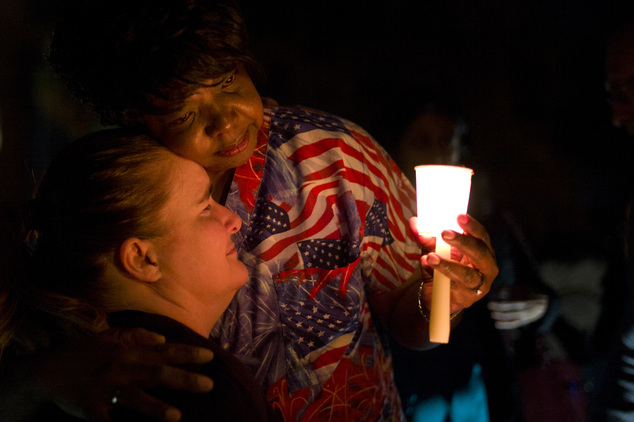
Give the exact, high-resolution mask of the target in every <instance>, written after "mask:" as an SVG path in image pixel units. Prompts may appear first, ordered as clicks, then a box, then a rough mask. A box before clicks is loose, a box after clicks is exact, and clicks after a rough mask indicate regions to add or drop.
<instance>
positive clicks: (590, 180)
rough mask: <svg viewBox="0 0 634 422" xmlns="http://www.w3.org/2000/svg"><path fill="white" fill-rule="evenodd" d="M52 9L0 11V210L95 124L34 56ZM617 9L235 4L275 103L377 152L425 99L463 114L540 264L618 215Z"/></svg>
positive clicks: (532, 4)
mask: <svg viewBox="0 0 634 422" xmlns="http://www.w3.org/2000/svg"><path fill="white" fill-rule="evenodd" d="M61 4H63V2H62V1H57V2H51V1H44V0H29V1H26V0H2V1H1V3H0V5H1V7H2V10H1V13H0V31H1V32H0V80H1V81H2V83H1V84H0V100H1V102H0V124H1V129H2V145H1V148H2V149H1V150H0V201H2V202H6V201H20V200H22V199H23V198H24V197H25V196H26V195H27V194H28V192H29V191H30V190H31V188H32V185H33V180H35V179H37V177H38V176H39V174H40V172H41V171H42V169H43V168H44V166H45V164H46V163H47V161H48V159H49V158H50V155H51V153H52V152H53V151H55V150H57V148H58V147H59V146H60V145H63V144H64V143H66V142H68V141H69V140H71V139H74V138H76V137H78V136H80V135H82V134H84V133H86V132H88V131H89V130H92V129H94V128H96V127H97V126H96V125H97V122H96V120H95V119H94V118H93V117H92V116H91V115H90V114H88V113H86V112H85V111H84V110H83V109H82V108H81V107H80V106H78V105H77V104H76V102H75V101H74V100H72V99H70V98H68V95H67V94H66V92H65V90H64V88H63V87H62V86H60V85H59V83H58V81H56V80H55V79H54V77H53V76H52V75H51V74H50V71H49V69H48V65H47V63H46V61H45V59H44V56H45V53H46V50H47V45H48V40H49V36H50V32H51V26H52V23H53V21H54V19H55V17H56V16H57V14H58V13H59V6H60V5H61ZM627 4H628V2H626V1H599V0H552V1H534V0H530V1H529V0H526V1H524V0H504V1H502V0H489V1H466V0H465V1H458V0H449V1H446V0H443V1H436V2H432V1H428V0H419V1H405V0H402V1H391V2H382V1H378V2H369V1H356V0H354V1H345V0H339V1H321V2H318V1H311V2H304V1H288V0H283V1H276V2H260V1H253V2H249V1H243V2H242V5H243V9H244V13H245V18H246V20H247V22H248V25H249V27H250V30H251V37H252V45H253V49H254V50H255V53H256V55H257V57H258V58H259V59H260V60H261V61H262V63H263V65H264V67H265V69H266V70H267V72H268V82H267V83H266V85H264V86H262V87H261V89H260V90H261V93H262V94H263V95H266V96H269V97H272V98H274V99H276V100H277V101H278V102H279V103H280V104H283V105H293V104H302V105H307V106H310V107H314V108H318V109H322V110H325V111H329V112H331V113H334V114H337V115H340V116H342V117H346V118H348V119H350V120H352V121H354V122H356V123H358V124H359V125H361V126H362V127H364V128H365V129H367V130H368V131H369V132H370V133H371V134H372V135H373V136H374V137H375V138H376V139H377V140H378V141H379V142H381V143H382V144H383V145H384V146H385V147H386V149H388V150H391V148H392V146H393V145H394V143H395V142H396V141H397V140H398V139H399V137H400V135H401V133H402V132H403V130H404V129H405V127H406V125H407V124H408V123H409V122H410V121H411V120H412V119H413V118H414V116H415V115H416V114H417V113H418V112H420V111H421V109H422V107H423V106H424V104H425V103H427V102H428V101H440V102H442V103H444V104H446V105H448V106H449V107H452V108H453V109H455V110H457V111H459V112H460V113H462V115H463V116H464V118H465V120H466V122H467V124H468V127H469V132H468V140H469V143H470V151H471V156H472V157H473V158H474V159H475V160H476V161H477V164H474V169H475V170H476V175H475V179H474V182H476V181H478V178H480V179H479V180H480V181H482V180H485V178H486V186H487V192H488V193H487V197H488V198H489V199H488V200H490V201H492V202H493V203H495V204H496V207H499V208H502V209H504V210H508V211H509V212H510V213H512V214H513V215H514V216H515V218H516V219H517V220H518V222H519V223H520V225H521V227H522V228H523V229H524V231H525V234H526V236H527V238H528V239H529V241H530V244H531V245H532V247H533V249H534V250H535V251H536V253H537V254H538V255H539V257H540V258H541V257H543V258H544V259H546V258H550V257H553V256H555V257H556V256H558V255H561V254H573V255H579V254H594V253H601V248H602V246H601V245H602V244H604V243H609V242H610V241H611V239H606V238H605V237H606V234H607V233H608V230H611V229H612V228H613V225H614V224H615V223H614V221H616V220H615V219H616V217H617V216H620V215H621V213H622V207H621V204H620V203H619V201H620V200H621V199H620V196H621V193H623V192H625V190H626V188H627V185H629V180H628V174H627V169H628V168H629V159H630V151H631V149H632V147H631V145H630V142H628V141H627V139H625V137H624V136H622V134H621V133H620V132H618V131H617V130H614V129H612V128H611V127H610V125H609V109H608V106H607V103H606V101H605V94H604V89H603V80H604V78H603V46H604V38H605V33H606V31H607V30H609V28H610V27H611V26H612V25H613V24H614V22H616V21H617V20H619V19H622V18H623V17H624V16H627V15H628V14H630V13H631V11H632V7H631V6H628V5H627ZM474 200H477V198H474ZM474 213H475V214H477V212H476V211H474ZM613 219H614V221H613ZM596 242H599V243H596Z"/></svg>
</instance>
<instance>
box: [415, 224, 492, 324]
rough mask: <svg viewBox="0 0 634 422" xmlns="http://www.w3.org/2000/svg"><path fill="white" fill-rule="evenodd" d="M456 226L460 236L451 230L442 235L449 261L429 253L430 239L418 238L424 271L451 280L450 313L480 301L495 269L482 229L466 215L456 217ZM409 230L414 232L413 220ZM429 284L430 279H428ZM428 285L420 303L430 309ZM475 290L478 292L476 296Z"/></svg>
mask: <svg viewBox="0 0 634 422" xmlns="http://www.w3.org/2000/svg"><path fill="white" fill-rule="evenodd" d="M457 222H458V225H459V226H460V227H461V228H462V229H463V230H464V234H460V233H456V232H455V231H452V230H445V231H443V232H442V238H443V241H444V242H446V243H447V244H449V245H450V246H451V259H450V260H447V259H442V258H441V257H440V256H439V255H438V254H436V253H435V252H430V253H425V252H426V251H429V250H431V251H433V250H434V244H435V241H434V239H433V238H429V237H424V236H419V238H420V241H421V243H422V245H423V247H424V254H423V256H422V257H421V264H422V265H423V267H424V268H426V269H428V270H429V269H431V270H434V271H440V272H441V273H443V274H445V275H446V276H447V277H449V279H450V280H451V312H456V311H459V310H461V309H464V308H468V307H470V306H471V305H473V304H474V303H475V302H477V301H478V300H480V299H482V298H483V297H484V296H485V295H486V294H487V293H488V292H489V290H490V289H491V284H492V283H493V280H494V279H495V277H497V275H498V272H499V269H498V266H497V262H496V259H495V252H494V251H493V247H492V246H491V239H490V237H489V234H488V232H487V231H486V229H485V228H484V227H483V226H482V225H481V224H480V223H478V222H477V221H476V220H475V219H473V218H472V217H470V216H469V215H466V214H463V215H460V216H458V219H457ZM410 226H411V229H412V230H413V231H414V233H418V231H417V229H416V217H412V220H411V221H410ZM429 281H431V278H430V279H429ZM431 287H432V286H431V283H429V284H428V283H425V285H424V286H423V290H422V297H421V300H422V302H423V304H424V305H425V306H426V307H427V309H430V307H431V294H432V288H431ZM478 290H480V291H481V293H480V294H478Z"/></svg>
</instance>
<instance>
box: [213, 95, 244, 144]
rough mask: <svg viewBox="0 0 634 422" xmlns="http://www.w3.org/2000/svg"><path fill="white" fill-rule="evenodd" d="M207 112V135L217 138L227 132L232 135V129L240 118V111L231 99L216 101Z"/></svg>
mask: <svg viewBox="0 0 634 422" xmlns="http://www.w3.org/2000/svg"><path fill="white" fill-rule="evenodd" d="M206 114H207V116H206V118H207V123H206V125H205V134H206V135H207V136H209V137H210V138H215V137H218V136H222V135H223V134H225V133H227V134H229V135H230V137H232V134H231V131H232V130H233V128H234V127H235V125H236V122H237V120H238V113H237V111H236V108H235V107H234V105H233V103H232V101H231V100H223V101H221V102H220V101H216V102H215V104H213V105H210V106H209V107H208V109H207V113H206Z"/></svg>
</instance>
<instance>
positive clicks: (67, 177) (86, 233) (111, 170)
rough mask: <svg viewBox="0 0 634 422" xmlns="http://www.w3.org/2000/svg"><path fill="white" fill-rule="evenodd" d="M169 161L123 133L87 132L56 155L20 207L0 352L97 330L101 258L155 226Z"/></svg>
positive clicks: (153, 146)
mask: <svg viewBox="0 0 634 422" xmlns="http://www.w3.org/2000/svg"><path fill="white" fill-rule="evenodd" d="M174 157H175V155H174V154H173V153H172V152H170V151H169V150H168V149H167V148H166V147H164V146H162V145H160V144H159V143H158V142H157V141H155V140H154V139H152V138H150V137H148V136H145V135H140V134H137V133H136V132H130V131H126V130H124V129H108V130H103V131H100V132H96V133H94V134H91V135H87V136H85V137H83V138H81V139H79V140H77V141H75V142H73V143H71V144H70V145H68V146H67V147H66V148H64V149H63V150H62V151H61V152H60V153H59V154H58V155H57V156H56V158H55V159H54V160H53V162H52V163H51V165H50V166H49V168H48V169H47V171H46V173H45V174H44V177H43V178H42V180H41V181H40V183H39V185H38V187H37V190H36V192H35V194H34V197H33V199H32V200H31V201H30V203H29V205H28V207H27V212H26V218H25V224H24V231H23V234H22V235H21V236H20V237H19V238H18V239H17V242H16V253H15V258H16V259H15V263H14V265H13V271H12V272H11V273H10V276H8V277H6V278H4V279H3V280H2V289H1V290H0V302H1V305H0V328H2V329H1V330H0V351H1V350H3V349H4V348H6V347H9V346H11V347H12V348H13V350H17V351H22V352H29V351H34V350H37V349H38V348H40V347H46V346H49V345H50V344H51V342H54V340H55V339H64V338H67V337H72V336H74V335H76V334H81V333H90V332H93V331H98V330H97V328H99V326H100V324H101V325H102V324H103V322H104V321H105V313H104V311H103V309H102V306H103V305H104V304H105V303H106V302H107V300H108V295H107V291H106V289H105V288H104V286H103V284H102V280H103V277H102V276H103V271H104V269H105V265H106V263H107V262H109V260H111V262H114V263H116V262H117V260H116V258H115V256H116V255H115V254H116V253H117V251H118V250H119V247H120V246H121V244H122V243H123V242H124V241H125V240H126V239H128V238H131V237H139V238H145V239H153V238H157V237H160V236H162V235H163V234H164V232H165V221H164V218H162V217H161V216H162V211H163V209H164V206H165V204H166V202H167V199H168V198H169V195H170V192H171V191H170V189H169V184H167V183H166V181H169V180H170V173H171V169H172V163H173V162H174V161H173V159H174ZM102 328H103V327H102Z"/></svg>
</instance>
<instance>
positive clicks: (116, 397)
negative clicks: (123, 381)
mask: <svg viewBox="0 0 634 422" xmlns="http://www.w3.org/2000/svg"><path fill="white" fill-rule="evenodd" d="M119 393H121V390H117V391H115V392H114V394H113V395H112V398H111V399H110V404H112V405H113V406H114V405H116V404H117V403H119Z"/></svg>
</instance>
